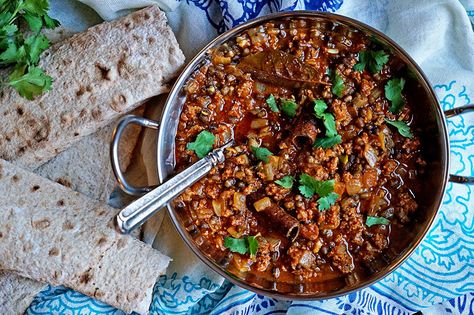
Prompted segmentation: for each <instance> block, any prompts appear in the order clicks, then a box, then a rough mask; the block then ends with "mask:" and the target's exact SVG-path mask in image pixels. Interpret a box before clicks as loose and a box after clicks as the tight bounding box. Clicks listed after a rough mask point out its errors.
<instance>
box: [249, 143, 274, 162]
mask: <svg viewBox="0 0 474 315" xmlns="http://www.w3.org/2000/svg"><path fill="white" fill-rule="evenodd" d="M251 149H252V152H253V154H254V155H255V157H256V158H257V159H258V160H260V161H263V162H264V163H268V157H269V156H271V155H273V153H272V152H271V151H270V150H268V149H267V148H260V147H251Z"/></svg>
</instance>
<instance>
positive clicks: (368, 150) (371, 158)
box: [364, 144, 377, 167]
mask: <svg viewBox="0 0 474 315" xmlns="http://www.w3.org/2000/svg"><path fill="white" fill-rule="evenodd" d="M364 157H365V159H366V160H367V163H369V165H370V166H371V167H374V166H375V164H376V163H377V153H376V152H375V150H374V148H372V147H371V146H370V145H369V144H366V145H365V149H364Z"/></svg>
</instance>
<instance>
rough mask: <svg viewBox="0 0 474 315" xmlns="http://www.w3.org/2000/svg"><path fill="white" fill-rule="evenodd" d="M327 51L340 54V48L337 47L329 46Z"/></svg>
mask: <svg viewBox="0 0 474 315" xmlns="http://www.w3.org/2000/svg"><path fill="white" fill-rule="evenodd" d="M326 51H327V53H328V54H334V55H335V54H338V53H339V49H336V48H328V49H326Z"/></svg>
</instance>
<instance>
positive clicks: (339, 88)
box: [327, 69, 346, 98]
mask: <svg viewBox="0 0 474 315" xmlns="http://www.w3.org/2000/svg"><path fill="white" fill-rule="evenodd" d="M327 73H328V74H329V77H330V78H331V83H332V87H331V92H332V94H334V95H336V96H337V97H338V98H341V97H342V93H343V92H344V90H345V89H346V87H345V86H344V80H343V79H342V78H341V76H340V75H339V74H337V72H336V71H335V70H329V69H328V71H327Z"/></svg>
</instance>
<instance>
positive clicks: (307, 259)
mask: <svg viewBox="0 0 474 315" xmlns="http://www.w3.org/2000/svg"><path fill="white" fill-rule="evenodd" d="M299 263H300V265H301V266H302V267H303V268H306V269H311V267H313V266H314V264H315V263H316V256H314V254H313V253H312V252H310V251H309V250H305V251H304V253H303V255H301V257H300V261H299Z"/></svg>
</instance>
